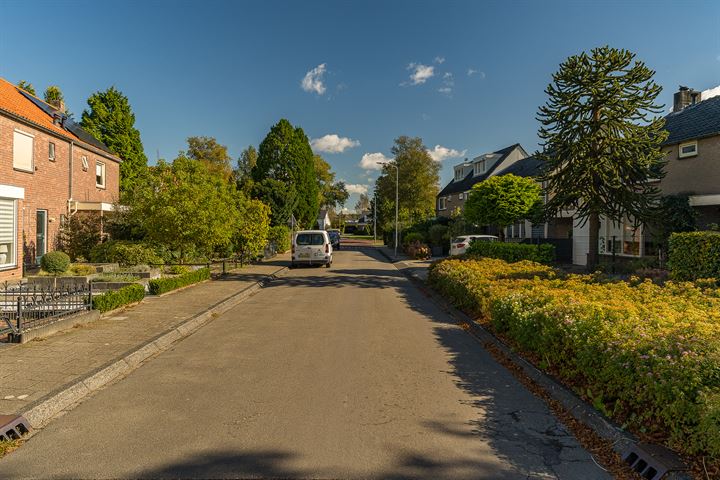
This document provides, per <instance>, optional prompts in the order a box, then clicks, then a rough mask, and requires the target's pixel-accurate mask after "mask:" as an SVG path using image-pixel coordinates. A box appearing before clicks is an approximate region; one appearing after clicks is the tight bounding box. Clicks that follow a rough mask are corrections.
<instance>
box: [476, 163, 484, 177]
mask: <svg viewBox="0 0 720 480" xmlns="http://www.w3.org/2000/svg"><path fill="white" fill-rule="evenodd" d="M483 173H485V159H483V160H480V161H479V162H475V172H474V174H475V175H482V174H483Z"/></svg>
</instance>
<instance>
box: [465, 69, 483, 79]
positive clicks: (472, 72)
mask: <svg viewBox="0 0 720 480" xmlns="http://www.w3.org/2000/svg"><path fill="white" fill-rule="evenodd" d="M473 75H477V76H478V77H480V79H484V78H485V72H481V71H480V70H475V69H474V68H468V70H467V76H468V77H472V76H473Z"/></svg>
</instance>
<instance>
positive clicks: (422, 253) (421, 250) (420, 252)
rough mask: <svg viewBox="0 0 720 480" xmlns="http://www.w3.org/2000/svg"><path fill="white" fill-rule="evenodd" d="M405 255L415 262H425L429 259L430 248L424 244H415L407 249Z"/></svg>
mask: <svg viewBox="0 0 720 480" xmlns="http://www.w3.org/2000/svg"><path fill="white" fill-rule="evenodd" d="M407 254H408V256H409V257H410V258H414V259H415V260H425V259H428V258H430V248H429V247H428V246H427V245H425V244H424V243H420V242H415V243H413V244H411V245H408V247H407Z"/></svg>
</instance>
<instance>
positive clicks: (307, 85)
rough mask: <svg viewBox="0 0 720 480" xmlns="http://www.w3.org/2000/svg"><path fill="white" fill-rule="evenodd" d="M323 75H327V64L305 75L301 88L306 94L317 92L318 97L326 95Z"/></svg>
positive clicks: (322, 64)
mask: <svg viewBox="0 0 720 480" xmlns="http://www.w3.org/2000/svg"><path fill="white" fill-rule="evenodd" d="M323 75H325V64H324V63H321V64H320V65H318V66H317V67H315V68H313V69H312V70H310V71H309V72H307V73H306V74H305V77H303V79H302V82H301V83H300V86H301V87H302V89H303V90H305V91H306V92H315V93H317V94H318V95H322V94H323V93H325V84H324V83H323Z"/></svg>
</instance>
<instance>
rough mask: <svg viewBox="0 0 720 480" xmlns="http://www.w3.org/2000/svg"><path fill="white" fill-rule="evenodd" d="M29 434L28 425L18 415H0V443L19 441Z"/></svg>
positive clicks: (23, 418)
mask: <svg viewBox="0 0 720 480" xmlns="http://www.w3.org/2000/svg"><path fill="white" fill-rule="evenodd" d="M28 433H30V424H29V423H28V421H27V420H25V417H21V416H19V415H0V441H7V440H20V439H21V438H22V437H24V436H25V435H27V434H28Z"/></svg>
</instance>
